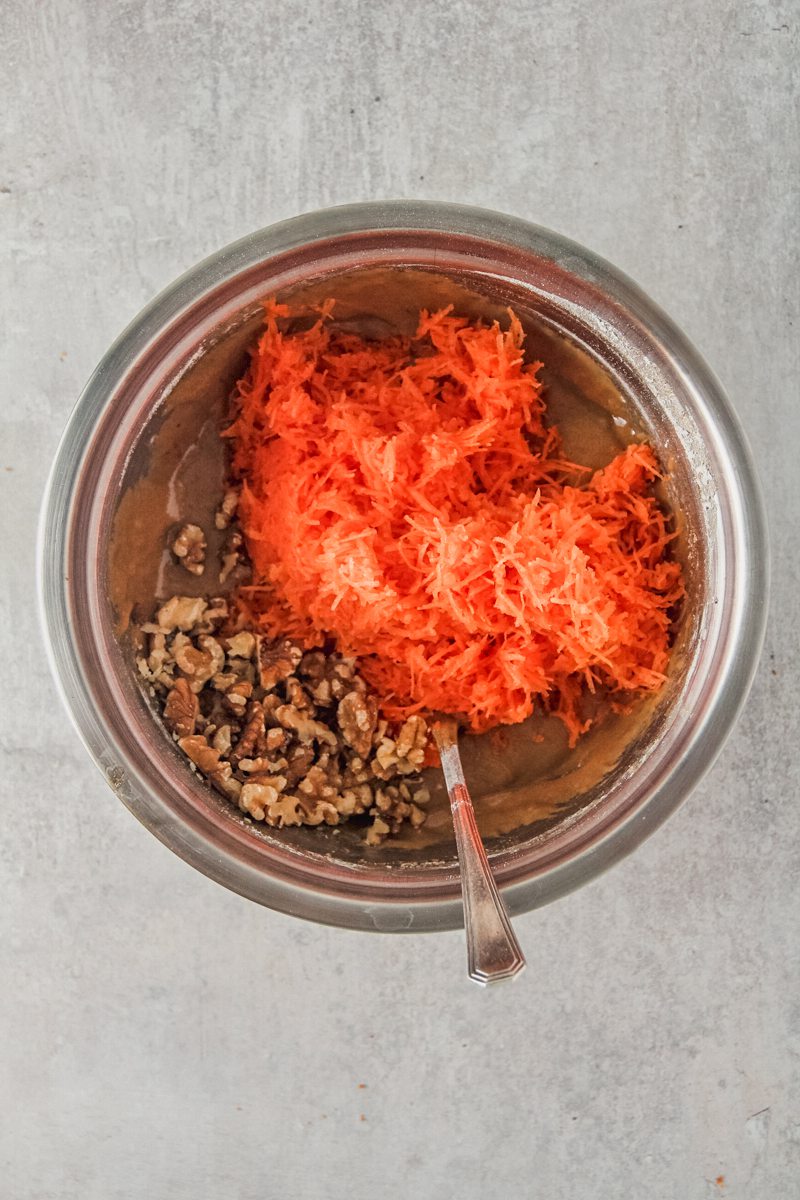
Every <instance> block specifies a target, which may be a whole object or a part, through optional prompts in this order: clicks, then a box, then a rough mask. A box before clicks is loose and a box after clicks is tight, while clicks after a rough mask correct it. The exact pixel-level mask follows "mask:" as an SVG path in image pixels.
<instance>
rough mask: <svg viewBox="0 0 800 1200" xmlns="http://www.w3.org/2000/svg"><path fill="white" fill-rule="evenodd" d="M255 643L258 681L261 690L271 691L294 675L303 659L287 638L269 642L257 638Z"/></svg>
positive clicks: (298, 649)
mask: <svg viewBox="0 0 800 1200" xmlns="http://www.w3.org/2000/svg"><path fill="white" fill-rule="evenodd" d="M256 642H257V644H258V674H259V680H260V682H261V686H262V687H263V688H266V690H267V691H271V690H272V688H274V687H276V686H277V684H279V683H281V682H282V681H283V680H284V679H288V678H289V676H290V675H293V674H294V672H295V671H296V669H297V667H298V666H299V664H300V660H301V659H302V657H303V651H302V650H301V648H300V647H299V646H297V645H296V644H295V643H294V642H291V641H289V639H288V638H283V639H282V640H281V641H279V642H270V641H269V639H268V638H263V637H257V638H256Z"/></svg>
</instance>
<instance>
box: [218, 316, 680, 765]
mask: <svg viewBox="0 0 800 1200" xmlns="http://www.w3.org/2000/svg"><path fill="white" fill-rule="evenodd" d="M265 307H266V325H265V329H264V332H263V334H262V335H261V337H260V339H259V341H258V344H257V346H256V348H255V350H254V351H253V354H252V360H251V364H250V368H249V370H248V371H247V373H246V375H245V376H244V377H243V378H242V379H241V380H240V381H239V383H238V385H237V388H236V392H235V396H234V420H233V423H232V425H231V426H230V428H229V429H228V430H227V431H226V432H227V436H228V437H230V438H231V442H232V465H233V471H234V474H235V475H236V476H237V477H238V478H239V479H240V480H241V481H242V484H243V489H242V498H241V502H240V513H241V517H242V525H243V530H244V534H245V538H246V541H247V546H248V550H249V553H250V557H251V559H252V563H253V585H252V587H250V588H249V589H244V588H243V589H241V590H240V593H239V601H240V603H241V604H242V605H243V606H246V608H247V610H248V612H249V613H250V615H251V616H252V617H253V618H254V619H255V620H257V622H258V624H259V625H260V627H261V628H262V629H264V630H265V631H266V632H268V633H270V634H274V635H278V634H289V635H292V636H295V637H298V638H300V639H302V640H303V641H304V642H305V643H306V644H309V645H310V644H312V643H316V644H319V642H320V639H321V638H323V637H334V638H335V639H336V641H337V644H338V647H339V649H340V650H341V651H342V652H343V653H347V654H353V655H356V656H357V657H358V658H359V660H360V663H359V667H360V670H361V671H362V672H363V674H364V676H365V678H366V679H367V680H368V682H369V683H370V684H371V685H372V686H373V687H374V688H375V690H376V692H377V693H378V695H379V696H380V697H381V698H382V708H383V712H384V714H385V715H386V716H387V717H388V718H389V719H390V720H400V719H402V718H404V717H405V716H407V715H409V714H411V713H414V712H420V711H427V712H435V711H443V712H450V713H456V714H459V715H461V716H462V717H463V718H464V719H465V720H466V722H467V723H468V724H469V726H470V727H471V728H472V729H473V730H475V731H480V730H484V729H487V728H490V727H491V726H494V725H497V724H501V723H503V724H511V723H515V722H518V721H521V720H523V719H524V718H525V717H527V716H529V715H530V713H531V712H532V711H533V708H534V705H535V703H536V702H537V700H539V701H540V702H542V703H543V704H544V705H545V707H547V708H549V709H550V710H552V711H554V712H556V713H557V714H558V715H559V716H560V717H561V719H562V720H563V721H564V722H565V724H566V726H567V729H568V731H569V735H570V740H571V742H572V743H574V742H575V740H576V739H577V737H578V736H579V735H580V734H581V733H582V732H584V730H585V729H586V728H588V725H589V724H590V721H589V720H588V719H586V718H583V717H582V716H581V712H580V701H581V697H582V696H583V694H584V693H585V692H586V691H587V690H589V691H591V690H595V689H597V688H598V687H603V688H606V689H608V690H610V691H611V692H612V693H619V694H620V695H624V694H631V693H636V692H640V691H654V690H656V689H658V688H659V687H660V686H661V684H662V683H663V681H664V678H665V672H666V670H667V665H668V661H669V648H670V628H671V611H670V610H671V609H672V608H673V606H674V605H675V604H676V602H677V601H678V600H679V599H680V597H681V596H682V594H683V584H682V579H681V570H680V566H679V564H678V563H676V562H674V561H671V560H670V559H669V558H668V557H667V548H668V545H669V542H670V541H671V537H672V534H671V533H670V531H669V525H668V517H667V515H666V514H665V513H664V511H663V510H662V509H661V507H660V506H659V505H658V503H657V502H656V500H655V498H654V497H653V495H652V493H651V485H652V483H653V481H654V480H655V479H656V478H658V476H659V469H658V464H657V461H656V458H655V455H654V453H653V451H652V450H651V449H650V447H649V446H647V445H638V444H637V445H632V446H629V447H628V448H627V449H626V450H625V451H624V452H622V453H621V454H619V455H618V456H617V457H616V458H615V459H614V460H613V461H612V462H610V463H609V464H608V465H607V466H606V467H604V468H603V469H602V470H600V471H596V472H595V473H594V474H593V475H591V476H590V477H589V473H588V472H584V481H582V482H579V480H580V478H581V476H580V471H579V469H578V468H576V467H575V465H574V464H572V463H569V462H566V461H565V460H564V458H563V456H562V455H561V452H560V442H559V438H558V434H557V432H556V431H555V430H554V429H552V428H547V427H546V426H545V424H544V416H545V404H544V401H543V398H542V385H541V383H540V381H539V379H538V378H537V373H538V371H539V369H540V367H541V364H540V363H536V362H525V359H524V354H523V342H524V334H523V330H522V327H521V325H520V322H519V321H518V319H517V317H516V316H515V314H514V313H513V312H511V311H509V325H508V328H507V329H502V328H501V327H500V326H499V325H498V324H497V323H494V324H491V325H487V324H484V323H482V322H476V321H473V322H470V321H468V320H466V319H465V318H463V317H458V316H454V315H452V313H451V311H450V310H449V309H445V310H443V311H441V312H436V313H428V312H424V311H423V312H422V313H421V314H420V320H419V327H418V329H417V333H416V337H415V338H414V339H409V338H407V337H400V336H397V337H391V338H386V339H384V340H381V341H369V340H366V339H364V338H361V337H360V336H358V335H357V334H355V333H350V332H344V331H342V330H337V329H336V327H335V325H333V324H332V323H331V321H330V315H331V311H332V309H333V304H332V302H327V303H326V304H325V305H324V306H323V308H322V309H321V310H320V312H319V317H318V319H317V320H316V321H315V323H314V324H313V325H312V327H311V328H309V329H305V330H302V331H294V332H291V331H289V330H287V328H286V326H287V319H288V318H290V317H291V316H292V315H293V314H292V313H291V312H290V310H289V309H288V308H287V307H286V306H284V305H280V304H277V303H275V302H274V301H270V302H268V303H267V304H266V306H265Z"/></svg>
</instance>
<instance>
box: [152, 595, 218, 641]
mask: <svg viewBox="0 0 800 1200" xmlns="http://www.w3.org/2000/svg"><path fill="white" fill-rule="evenodd" d="M207 608H208V604H207V603H206V601H205V600H203V599H202V597H200V596H173V597H172V599H171V600H167V602H166V604H162V606H161V608H160V609H159V610H158V612H157V613H156V621H157V622H158V627H159V629H160V631H161V632H162V633H171V632H172V631H173V629H180V630H182V631H183V632H184V633H186V632H188V630H190V629H191V628H192V627H193V626H195V625H196V624H197V623H198V621H201V620H202V618H203V614H204V613H205V611H206V609H207Z"/></svg>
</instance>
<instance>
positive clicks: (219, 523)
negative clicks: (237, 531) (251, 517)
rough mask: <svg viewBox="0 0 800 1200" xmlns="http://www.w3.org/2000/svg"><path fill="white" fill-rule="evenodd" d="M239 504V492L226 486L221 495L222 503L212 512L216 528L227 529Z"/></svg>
mask: <svg viewBox="0 0 800 1200" xmlns="http://www.w3.org/2000/svg"><path fill="white" fill-rule="evenodd" d="M238 506H239V492H238V490H237V489H236V488H228V490H227V492H226V493H225V495H224V496H223V497H222V503H221V504H220V506H219V508H218V509H217V511H216V513H215V514H214V525H215V526H216V528H217V529H227V528H228V526H229V525H230V523H231V521H232V520H233V518H234V517H235V516H236V509H237V508H238Z"/></svg>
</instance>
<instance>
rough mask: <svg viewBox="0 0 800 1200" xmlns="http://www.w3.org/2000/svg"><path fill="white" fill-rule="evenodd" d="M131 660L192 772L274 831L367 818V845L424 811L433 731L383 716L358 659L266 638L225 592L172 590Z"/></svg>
mask: <svg viewBox="0 0 800 1200" xmlns="http://www.w3.org/2000/svg"><path fill="white" fill-rule="evenodd" d="M141 631H142V633H143V634H146V635H147V640H146V641H145V643H144V646H143V652H142V654H141V655H140V657H139V658H137V667H138V670H139V672H140V674H141V676H142V678H143V680H144V681H145V683H146V685H147V687H148V691H149V694H150V695H151V696H152V697H153V699H154V700H155V701H156V702H157V703H158V704H159V705H160V706H161V710H162V713H163V719H164V723H165V725H166V726H167V728H168V729H170V731H171V732H172V733H173V734H174V736H175V738H176V740H177V742H178V745H179V746H180V747H181V749H182V750H183V752H184V753H185V754H186V756H187V757H188V759H189V760H190V762H191V763H192V767H193V769H194V770H196V771H197V772H199V773H200V774H202V775H203V776H205V778H206V779H207V780H208V781H209V783H210V784H211V785H212V786H213V787H214V788H215V789H216V790H217V791H218V792H220V793H221V795H222V796H224V797H226V799H228V800H229V801H231V802H232V803H234V804H236V805H238V807H239V808H240V810H241V811H242V812H244V813H246V814H247V815H248V818H249V819H250V820H253V821H263V822H264V823H265V824H267V825H271V826H274V827H276V828H283V827H284V826H292V825H321V824H323V823H324V824H327V825H331V826H336V825H338V824H339V823H340V822H341V821H342V820H349V819H351V818H356V817H358V816H359V815H363V817H364V818H365V819H366V817H367V816H368V817H369V818H370V821H371V824H370V825H369V828H368V831H367V834H366V837H367V841H368V843H369V844H370V845H376V844H378V843H379V842H380V841H382V840H383V839H384V838H386V837H389V836H390V835H391V834H393V833H396V832H397V831H398V830H399V829H400V827H401V825H402V824H403V823H405V822H408V823H409V824H410V825H411V826H412V827H414V828H418V827H419V825H421V824H422V823H423V822H424V820H425V811H424V805H425V803H426V802H427V800H428V798H429V796H428V792H427V789H426V788H425V787H424V786H423V784H422V780H421V778H420V775H419V772H420V769H421V766H422V761H423V756H424V750H425V745H426V742H427V737H428V729H427V725H426V723H425V721H424V720H423V719H422V718H421V717H412V718H409V719H408V720H407V721H406V722H405V723H404V724H403V725H402V726H401V727H400V728H399V729H398V728H396V727H393V728H390V727H389V726H388V725H387V722H386V720H385V719H380V720H379V719H378V708H377V702H376V700H375V698H374V697H373V696H371V695H370V693H369V691H368V689H367V685H366V683H365V682H364V680H363V679H362V677H361V676H360V675H359V673H358V670H357V666H356V662H355V660H354V659H351V658H344V657H343V656H341V655H339V654H337V653H336V652H331V653H327V652H325V651H324V650H309V651H305V652H304V651H303V650H302V648H301V647H300V646H298V645H297V644H296V643H295V642H294V641H292V640H291V639H289V638H281V639H278V640H275V641H269V640H268V639H266V638H264V637H263V636H261V635H257V634H254V633H253V632H252V631H251V630H250V629H247V628H246V627H245V626H244V622H243V620H242V618H241V616H240V615H236V614H235V613H234V614H230V613H229V610H228V605H227V602H226V601H225V600H224V599H211V600H208V599H199V598H194V597H189V596H173V597H172V598H171V599H170V600H168V601H167V602H166V603H165V604H163V605H162V606H161V607H160V608H159V610H158V613H157V616H156V623H155V624H147V625H143V626H141Z"/></svg>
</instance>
